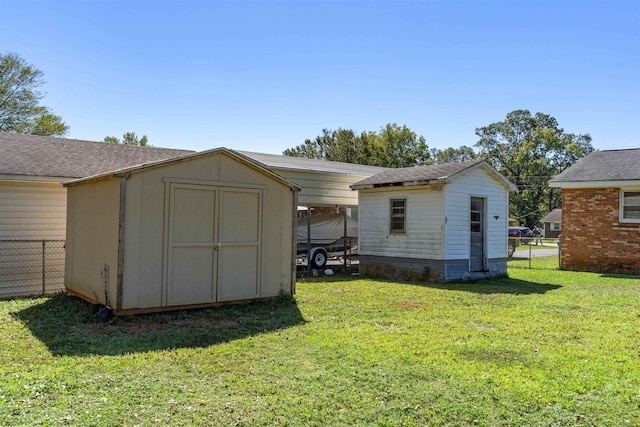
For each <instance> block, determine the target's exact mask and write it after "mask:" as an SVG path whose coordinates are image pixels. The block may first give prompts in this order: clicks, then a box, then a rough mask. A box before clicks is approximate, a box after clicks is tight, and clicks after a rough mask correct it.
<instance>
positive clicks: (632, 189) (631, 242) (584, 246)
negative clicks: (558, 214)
mask: <svg viewBox="0 0 640 427" xmlns="http://www.w3.org/2000/svg"><path fill="white" fill-rule="evenodd" d="M549 185H550V186H551V187H558V188H562V234H561V237H560V254H561V255H560V267H561V268H563V269H567V270H578V271H594V272H603V273H622V274H640V148H634V149H627V150H603V151H594V152H592V153H591V154H589V155H588V156H586V157H585V158H583V159H582V160H580V161H579V162H577V163H576V164H574V165H573V166H571V167H570V168H568V169H566V170H565V171H564V172H562V173H561V174H559V175H557V176H556V177H555V178H553V179H552V180H551V181H549Z"/></svg>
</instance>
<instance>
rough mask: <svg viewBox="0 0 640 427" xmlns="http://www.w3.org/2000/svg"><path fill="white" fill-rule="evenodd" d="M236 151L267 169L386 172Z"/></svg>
mask: <svg viewBox="0 0 640 427" xmlns="http://www.w3.org/2000/svg"><path fill="white" fill-rule="evenodd" d="M236 151H238V153H241V154H244V155H245V156H247V157H250V158H252V159H253V160H255V161H257V162H258V163H260V164H261V165H262V166H264V167H266V168H268V169H287V170H302V171H310V172H323V173H336V174H343V175H350V176H371V175H375V174H377V173H379V172H382V171H385V170H388V168H382V167H379V166H367V165H358V164H355V163H343V162H331V161H328V160H319V159H307V158H304V157H291V156H280V155H278V154H265V153H254V152H251V151H239V150H236Z"/></svg>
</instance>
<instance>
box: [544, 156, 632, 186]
mask: <svg viewBox="0 0 640 427" xmlns="http://www.w3.org/2000/svg"><path fill="white" fill-rule="evenodd" d="M635 180H640V148H631V149H626V150H603V151H593V152H592V153H590V154H589V155H588V156H586V157H584V158H583V159H581V160H579V161H578V162H576V163H575V164H574V165H572V166H570V167H569V168H567V169H566V170H565V171H563V172H562V173H560V174H558V175H556V176H555V177H554V178H553V179H551V180H550V181H549V183H551V184H552V183H556V182H557V183H563V182H587V181H635Z"/></svg>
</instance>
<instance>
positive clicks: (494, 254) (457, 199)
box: [444, 168, 509, 259]
mask: <svg viewBox="0 0 640 427" xmlns="http://www.w3.org/2000/svg"><path fill="white" fill-rule="evenodd" d="M471 197H480V198H484V199H485V200H486V212H487V221H486V224H487V245H486V249H487V258H489V259H491V258H506V257H507V231H506V230H507V217H508V203H509V200H508V197H509V193H508V192H507V191H505V188H504V186H503V185H502V184H501V183H500V182H498V181H497V180H496V179H495V178H493V176H492V175H490V174H487V173H486V172H485V171H484V170H482V169H481V168H478V169H475V170H473V171H471V172H469V173H467V174H464V175H462V176H460V177H458V178H457V179H455V180H454V181H453V182H452V183H450V184H448V185H446V186H445V213H444V215H445V216H446V219H447V225H446V232H445V239H444V241H445V244H446V259H468V258H469V236H470V232H469V227H470V225H469V219H470V207H471ZM495 216H498V217H499V218H498V219H497V220H496V219H495Z"/></svg>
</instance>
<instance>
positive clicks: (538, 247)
mask: <svg viewBox="0 0 640 427" xmlns="http://www.w3.org/2000/svg"><path fill="white" fill-rule="evenodd" d="M509 265H510V266H511V267H518V268H532V269H545V270H546V269H557V268H560V246H559V242H558V239H557V238H553V239H550V238H549V239H547V238H543V237H531V238H530V237H526V238H524V237H515V238H514V237H509Z"/></svg>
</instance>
